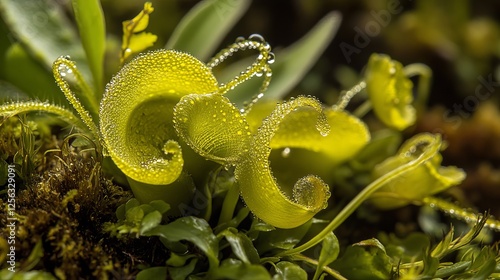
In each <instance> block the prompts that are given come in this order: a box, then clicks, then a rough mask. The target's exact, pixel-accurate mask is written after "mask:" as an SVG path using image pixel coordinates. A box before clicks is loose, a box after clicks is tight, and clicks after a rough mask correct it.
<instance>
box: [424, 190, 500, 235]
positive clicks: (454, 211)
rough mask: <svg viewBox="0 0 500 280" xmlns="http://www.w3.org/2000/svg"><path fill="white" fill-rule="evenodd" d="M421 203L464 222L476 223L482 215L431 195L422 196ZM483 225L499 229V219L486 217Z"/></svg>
mask: <svg viewBox="0 0 500 280" xmlns="http://www.w3.org/2000/svg"><path fill="white" fill-rule="evenodd" d="M422 203H424V204H426V205H429V206H430V207H431V208H435V209H438V210H441V211H443V212H444V213H445V214H448V215H450V216H451V217H453V218H455V219H458V220H462V221H465V222H466V223H471V224H474V223H477V222H478V221H479V220H480V219H481V217H482V215H481V214H477V213H474V212H472V211H469V210H467V209H463V208H461V207H460V206H458V205H456V204H455V203H451V202H448V201H446V200H443V199H440V198H437V197H433V196H428V197H425V198H423V199H422ZM484 226H485V227H487V228H490V229H493V230H495V231H500V221H498V220H495V219H492V218H488V219H487V220H486V222H485V224H484Z"/></svg>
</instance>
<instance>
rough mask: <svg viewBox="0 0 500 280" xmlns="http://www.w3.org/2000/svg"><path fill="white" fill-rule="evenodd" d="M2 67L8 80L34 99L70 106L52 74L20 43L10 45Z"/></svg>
mask: <svg viewBox="0 0 500 280" xmlns="http://www.w3.org/2000/svg"><path fill="white" fill-rule="evenodd" d="M0 67H2V68H3V71H4V72H5V79H6V80H7V82H9V83H10V84H12V85H13V86H15V87H16V88H18V89H19V90H21V91H22V92H25V93H26V94H28V95H29V97H31V98H32V99H39V100H42V101H46V100H48V101H50V102H51V103H53V104H57V105H62V106H64V105H66V106H69V103H68V101H67V100H66V98H65V97H64V95H63V93H62V92H61V90H60V89H59V88H58V87H57V86H56V84H55V83H54V77H53V76H52V74H51V73H50V72H49V71H47V69H45V68H44V67H43V65H41V64H40V63H39V62H38V61H36V60H35V59H34V58H33V57H32V56H30V55H29V54H28V53H27V52H26V50H25V49H24V48H23V47H22V46H21V45H20V44H19V43H16V44H13V45H11V46H10V48H9V49H8V50H7V53H6V54H5V63H4V64H2V65H0ZM21 73H22V74H21ZM27 81H29V82H27ZM2 96H3V94H2Z"/></svg>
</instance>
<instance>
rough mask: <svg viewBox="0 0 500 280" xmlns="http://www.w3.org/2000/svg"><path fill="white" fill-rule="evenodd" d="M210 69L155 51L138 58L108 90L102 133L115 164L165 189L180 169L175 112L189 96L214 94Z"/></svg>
mask: <svg viewBox="0 0 500 280" xmlns="http://www.w3.org/2000/svg"><path fill="white" fill-rule="evenodd" d="M217 89H218V87H217V81H216V79H215V77H214V76H213V75H212V72H211V71H210V69H208V68H207V67H206V65H205V64H203V63H202V62H201V61H199V60H197V59H195V58H194V57H192V56H191V55H189V54H186V53H182V52H177V51H172V50H159V51H154V52H149V53H145V54H142V55H139V56H138V57H136V58H135V59H133V60H132V61H131V62H130V63H128V64H127V65H125V66H124V67H123V68H122V69H121V70H120V72H118V74H117V75H116V76H115V77H113V79H112V80H111V82H110V83H109V84H108V85H107V87H106V92H105V94H104V97H103V100H102V102H101V108H100V113H99V115H100V117H101V118H100V129H101V133H102V136H103V139H104V142H105V144H106V146H107V148H108V152H109V154H110V156H111V158H112V159H113V161H114V162H115V163H116V165H117V166H118V167H119V168H120V169H121V170H122V171H123V172H124V173H125V174H126V175H127V176H129V177H130V178H132V179H133V180H135V181H138V182H142V183H146V184H152V185H166V184H170V183H172V182H174V181H175V180H176V179H177V178H178V177H179V175H180V172H181V171H182V166H183V158H182V154H181V153H182V152H181V147H180V146H179V144H177V142H176V140H177V134H176V132H175V129H174V126H173V121H172V119H173V108H174V106H175V104H176V103H177V102H178V101H179V100H180V98H181V97H182V96H184V95H187V94H193V93H198V94H206V93H212V92H216V91H217Z"/></svg>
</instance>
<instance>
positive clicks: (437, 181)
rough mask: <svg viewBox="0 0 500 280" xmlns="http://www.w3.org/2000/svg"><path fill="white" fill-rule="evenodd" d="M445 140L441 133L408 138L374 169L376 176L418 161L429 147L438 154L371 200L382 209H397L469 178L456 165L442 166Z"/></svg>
mask: <svg viewBox="0 0 500 280" xmlns="http://www.w3.org/2000/svg"><path fill="white" fill-rule="evenodd" d="M441 145H442V141H441V137H440V135H439V134H436V135H433V134H428V133H422V134H418V135H416V136H414V137H413V138H411V139H409V140H408V141H406V142H405V143H404V144H403V145H402V146H401V148H400V150H399V152H398V153H397V154H396V155H395V156H393V157H390V158H388V159H386V160H385V161H383V162H382V163H380V164H378V165H377V166H376V167H375V169H374V171H373V176H374V178H375V179H376V178H379V177H381V176H383V175H384V174H386V173H388V172H390V171H391V170H394V169H396V168H398V167H400V166H402V165H404V164H407V163H408V162H410V161H413V160H415V159H416V158H418V157H419V156H421V155H422V154H423V153H424V152H425V151H427V150H435V153H434V155H433V156H432V158H430V159H429V160H428V161H426V162H424V164H422V165H420V166H418V167H417V168H416V169H415V170H412V171H411V172H409V173H408V174H406V175H405V176H400V177H396V178H394V179H393V180H392V181H390V182H388V183H387V184H386V185H385V186H383V187H382V188H380V189H379V190H377V192H375V193H374V194H373V195H372V196H371V202H372V203H373V205H375V206H376V207H377V208H380V209H394V208H398V207H402V206H405V205H408V204H410V203H412V202H415V201H422V199H423V198H424V197H427V196H430V195H433V194H435V193H438V192H441V191H444V190H446V189H447V188H449V187H451V186H454V185H458V184H459V183H461V182H462V181H463V180H464V179H465V172H464V171H463V170H462V169H460V168H457V167H455V166H446V167H445V166H441V160H442V157H441V154H440V153H439V149H440V148H441Z"/></svg>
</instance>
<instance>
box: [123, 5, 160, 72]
mask: <svg viewBox="0 0 500 280" xmlns="http://www.w3.org/2000/svg"><path fill="white" fill-rule="evenodd" d="M153 11H154V8H153V4H152V3H151V2H146V3H144V8H143V10H142V11H141V12H140V13H139V14H138V15H137V16H135V17H134V18H133V19H131V20H126V21H124V22H123V23H122V27H123V38H122V54H121V59H120V60H121V62H122V63H123V61H125V60H126V59H127V58H128V57H129V56H131V55H132V54H134V53H138V52H141V51H143V50H145V49H146V48H148V47H151V46H152V45H153V44H154V42H156V39H157V36H156V35H154V34H151V33H147V32H143V33H140V32H142V31H144V29H146V27H148V24H149V15H150V14H151V13H152V12H153Z"/></svg>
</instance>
